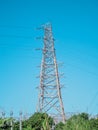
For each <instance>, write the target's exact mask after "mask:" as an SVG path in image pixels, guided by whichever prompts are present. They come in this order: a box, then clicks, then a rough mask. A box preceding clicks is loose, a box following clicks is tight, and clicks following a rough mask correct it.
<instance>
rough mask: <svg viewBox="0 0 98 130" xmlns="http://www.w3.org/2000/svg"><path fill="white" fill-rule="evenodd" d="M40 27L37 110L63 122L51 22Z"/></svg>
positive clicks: (62, 108)
mask: <svg viewBox="0 0 98 130" xmlns="http://www.w3.org/2000/svg"><path fill="white" fill-rule="evenodd" d="M42 28H43V29H44V38H43V41H44V47H43V49H42V54H43V57H42V62H41V71H40V85H39V98H38V100H39V101H38V105H37V112H46V113H48V114H49V115H51V116H52V117H53V118H54V120H55V121H57V122H58V120H59V121H62V122H65V113H64V107H63V102H62V96H61V86H60V80H59V74H58V65H57V61H56V54H55V48H54V38H53V35H52V26H51V24H46V25H44V26H43V27H42Z"/></svg>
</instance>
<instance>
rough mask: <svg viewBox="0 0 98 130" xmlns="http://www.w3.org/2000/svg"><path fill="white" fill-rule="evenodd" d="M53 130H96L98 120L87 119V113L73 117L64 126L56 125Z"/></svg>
mask: <svg viewBox="0 0 98 130" xmlns="http://www.w3.org/2000/svg"><path fill="white" fill-rule="evenodd" d="M55 130H98V119H95V118H93V119H89V115H88V114H87V113H81V114H78V115H73V116H72V117H71V118H70V119H68V120H67V121H66V123H65V124H63V123H59V124H57V125H56V127H55Z"/></svg>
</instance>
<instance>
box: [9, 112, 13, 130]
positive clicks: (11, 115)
mask: <svg viewBox="0 0 98 130" xmlns="http://www.w3.org/2000/svg"><path fill="white" fill-rule="evenodd" d="M10 117H11V130H13V111H11V112H10Z"/></svg>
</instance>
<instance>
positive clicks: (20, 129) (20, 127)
mask: <svg viewBox="0 0 98 130" xmlns="http://www.w3.org/2000/svg"><path fill="white" fill-rule="evenodd" d="M19 115H20V123H19V130H22V112H20V113H19Z"/></svg>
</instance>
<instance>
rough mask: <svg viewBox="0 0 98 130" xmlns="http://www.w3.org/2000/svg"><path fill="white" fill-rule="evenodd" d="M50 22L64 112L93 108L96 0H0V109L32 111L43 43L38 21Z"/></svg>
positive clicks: (97, 69)
mask: <svg viewBox="0 0 98 130" xmlns="http://www.w3.org/2000/svg"><path fill="white" fill-rule="evenodd" d="M47 22H51V23H52V26H53V34H54V38H55V39H56V40H55V48H56V55H57V60H58V62H63V63H64V65H63V67H62V68H59V72H60V73H61V72H63V73H64V74H65V76H64V78H63V79H61V82H62V83H63V84H64V85H65V88H63V91H62V98H63V103H64V107H65V113H68V112H83V111H84V112H89V113H90V114H97V113H98V1H97V0H35V1H34V0H0V111H2V110H5V112H6V113H7V114H8V113H9V112H10V110H13V111H14V113H15V114H16V115H17V114H18V112H19V111H20V110H22V111H23V112H24V113H34V112H35V110H36V105H37V97H38V90H37V89H36V87H37V86H38V85H39V79H37V78H36V76H37V75H39V72H40V69H39V68H37V67H36V66H38V65H40V63H41V56H42V53H41V52H40V51H35V49H36V48H41V47H43V43H42V41H41V40H36V37H38V36H43V32H42V31H38V30H36V28H37V27H39V26H40V25H42V24H44V23H47Z"/></svg>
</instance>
